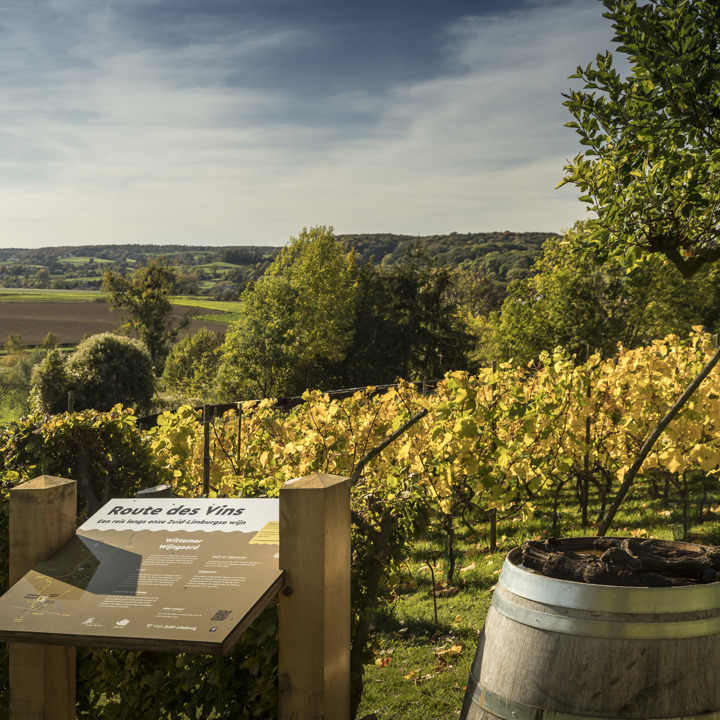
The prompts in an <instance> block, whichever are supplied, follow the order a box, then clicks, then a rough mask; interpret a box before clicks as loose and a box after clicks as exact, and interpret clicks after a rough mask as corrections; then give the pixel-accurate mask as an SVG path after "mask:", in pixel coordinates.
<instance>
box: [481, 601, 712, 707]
mask: <svg viewBox="0 0 720 720" xmlns="http://www.w3.org/2000/svg"><path fill="white" fill-rule="evenodd" d="M492 607H493V608H494V609H495V610H496V611H497V612H499V613H500V614H501V615H504V616H505V617H506V618H509V619H510V620H514V621H515V622H518V623H520V624H521V625H527V626H528V627H532V628H537V629H538V630H549V631H551V632H558V633H564V634H566V635H582V636H585V637H597V638H607V639H610V638H620V639H625V640H635V639H638V640H676V639H679V638H693V637H702V636H705V635H714V634H716V633H720V617H712V618H703V619H695V620H687V621H679V622H678V621H673V622H625V621H613V620H593V619H590V618H575V617H567V616H566V615H558V614H553V613H549V612H544V611H542V610H537V609H534V608H528V607H525V606H523V605H517V604H516V603H514V602H513V601H512V600H510V599H508V598H506V597H504V596H503V595H501V594H500V593H498V592H495V593H494V594H493V599H492ZM719 720H720V717H719Z"/></svg>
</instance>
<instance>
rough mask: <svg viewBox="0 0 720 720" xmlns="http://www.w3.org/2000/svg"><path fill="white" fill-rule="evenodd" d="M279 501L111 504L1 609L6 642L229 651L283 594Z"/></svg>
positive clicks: (1, 602)
mask: <svg viewBox="0 0 720 720" xmlns="http://www.w3.org/2000/svg"><path fill="white" fill-rule="evenodd" d="M279 542H280V541H279V501H278V500H276V499H226V500H210V499H205V498H192V499H185V498H160V499H139V498H134V499H128V500H111V501H110V502H109V503H107V505H105V506H104V507H103V508H102V509H101V510H100V511H99V512H98V513H96V514H95V515H93V516H92V517H91V518H90V519H89V520H88V521H87V522H86V523H84V524H83V525H82V526H81V527H80V528H78V530H77V533H76V535H75V536H74V537H73V538H72V539H71V540H70V541H69V542H68V543H67V544H66V545H65V546H63V547H62V548H61V549H60V550H59V551H58V552H57V553H56V554H55V555H53V557H51V558H50V559H49V560H47V561H45V562H42V563H40V564H38V565H37V566H36V567H35V568H33V570H31V571H30V572H29V573H27V575H25V577H23V578H22V579H21V580H20V581H19V582H17V583H16V584H15V585H14V586H13V587H12V588H10V590H9V591H8V592H7V593H6V594H5V595H3V596H2V598H0V640H4V641H10V642H13V641H15V642H37V643H45V644H61V645H77V646H82V647H108V648H121V649H140V650H144V649H146V650H167V651H171V652H201V653H212V654H219V653H224V652H227V650H229V649H230V647H232V645H233V644H234V643H235V641H236V640H237V638H238V637H239V636H240V634H241V633H242V632H243V631H244V630H245V628H246V627H247V626H248V625H249V624H250V623H251V622H252V621H253V620H254V619H255V617H256V616H257V614H258V613H259V612H260V611H261V610H262V609H263V608H264V607H265V606H266V605H267V603H268V602H269V601H270V600H272V598H273V597H274V596H275V595H276V594H277V592H278V591H279V589H280V587H281V586H282V572H281V571H280V570H279V567H278V555H279Z"/></svg>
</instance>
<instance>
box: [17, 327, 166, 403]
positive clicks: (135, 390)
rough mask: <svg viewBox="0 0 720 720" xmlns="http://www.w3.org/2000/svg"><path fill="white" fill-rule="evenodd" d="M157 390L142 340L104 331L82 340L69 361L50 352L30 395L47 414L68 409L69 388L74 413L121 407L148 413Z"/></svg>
mask: <svg viewBox="0 0 720 720" xmlns="http://www.w3.org/2000/svg"><path fill="white" fill-rule="evenodd" d="M154 388H155V377H154V374H153V366H152V361H151V359H150V354H149V353H148V351H147V348H146V347H145V346H144V345H143V344H142V343H141V342H140V341H139V340H133V339H132V338H127V337H121V336H119V335H113V334H112V333H102V334H100V335H92V336H91V337H89V338H87V339H86V340H83V342H81V343H80V345H78V348H77V350H76V351H75V352H74V353H72V355H70V357H69V358H68V359H67V361H64V360H63V359H62V356H61V355H60V353H59V352H58V351H51V352H50V353H49V354H48V357H47V358H46V360H45V361H43V362H42V363H40V365H39V366H38V368H37V370H36V371H35V372H34V373H33V380H32V386H31V390H30V395H31V402H32V407H33V409H34V410H36V411H39V412H46V413H58V412H62V411H63V410H65V409H67V394H68V391H70V390H72V391H73V392H74V396H75V397H74V409H75V410H88V409H91V408H92V409H93V410H99V411H107V410H110V409H111V408H112V407H114V406H115V405H117V404H118V403H122V404H123V405H127V406H133V407H137V408H138V409H140V410H145V409H146V408H147V407H148V406H149V404H150V400H151V398H152V395H153V392H154Z"/></svg>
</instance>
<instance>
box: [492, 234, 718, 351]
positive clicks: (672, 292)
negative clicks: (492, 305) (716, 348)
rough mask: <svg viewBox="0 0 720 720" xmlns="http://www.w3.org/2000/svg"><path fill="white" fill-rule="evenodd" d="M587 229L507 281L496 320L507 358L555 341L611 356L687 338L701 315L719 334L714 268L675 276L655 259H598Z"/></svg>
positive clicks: (554, 244)
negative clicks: (620, 349)
mask: <svg viewBox="0 0 720 720" xmlns="http://www.w3.org/2000/svg"><path fill="white" fill-rule="evenodd" d="M590 232H591V231H589V230H588V229H587V227H586V224H585V223H577V224H576V226H575V227H574V228H573V229H572V230H570V231H568V232H567V233H566V235H565V236H564V237H562V238H553V239H550V240H548V241H547V242H546V243H545V246H544V252H543V256H542V257H541V258H540V259H539V260H538V261H537V262H536V263H535V266H534V269H535V271H536V274H535V275H533V276H532V277H531V278H528V279H524V280H519V281H515V282H513V283H511V284H510V286H509V288H508V297H507V299H506V300H505V302H504V304H503V306H502V310H501V312H500V314H499V319H498V321H497V332H498V334H499V338H498V342H497V344H498V345H499V346H500V347H501V348H502V349H503V355H502V356H501V357H502V359H504V358H505V357H512V358H513V359H514V360H515V361H517V362H521V363H525V362H527V361H529V360H532V359H534V358H537V357H538V355H540V353H541V352H543V351H547V352H550V353H552V351H553V350H554V348H556V347H558V346H561V347H563V348H564V349H565V350H566V351H567V352H568V353H570V354H573V355H576V356H578V357H579V358H581V359H583V360H584V359H585V357H586V353H587V351H588V350H589V351H590V352H596V351H597V352H599V353H600V354H601V355H602V356H603V357H609V356H611V355H614V354H615V352H616V348H617V345H618V344H619V343H620V344H622V345H623V346H624V347H626V348H632V347H639V346H641V345H646V344H648V343H650V342H651V341H652V340H654V339H656V338H661V337H665V336H666V335H669V334H671V333H674V334H678V335H687V334H688V333H689V332H690V330H691V328H692V327H693V326H694V325H697V324H698V318H699V317H702V318H703V320H704V322H705V323H706V325H707V329H709V330H711V331H714V329H715V324H716V323H717V321H718V319H719V318H718V314H717V303H716V302H715V297H714V296H715V293H714V291H713V287H714V285H715V284H716V283H715V279H716V278H715V276H716V273H714V272H709V271H710V270H711V269H710V268H705V269H704V270H703V271H701V272H700V273H698V274H697V275H696V276H695V277H694V278H691V279H687V280H684V279H680V280H678V277H677V272H676V271H675V270H674V268H673V267H671V266H668V265H666V264H664V263H663V261H662V260H661V258H659V257H657V256H654V257H652V258H650V259H648V260H647V262H645V263H643V264H641V265H639V266H637V267H634V268H632V269H630V270H627V268H626V267H625V266H624V264H623V263H622V262H621V261H620V260H619V259H618V258H617V257H613V256H610V257H608V258H607V259H606V260H605V261H604V262H600V261H599V260H598V258H597V256H596V255H595V254H594V253H592V252H591V251H590V250H589V248H588V241H587V240H588V237H589V235H590ZM501 357H497V358H495V359H501Z"/></svg>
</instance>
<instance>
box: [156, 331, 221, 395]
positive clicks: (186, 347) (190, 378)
mask: <svg viewBox="0 0 720 720" xmlns="http://www.w3.org/2000/svg"><path fill="white" fill-rule="evenodd" d="M222 342H223V338H222V336H221V335H218V334H217V333H214V332H213V331H212V330H208V329H207V328H201V329H200V330H199V331H198V332H196V333H195V334H194V335H187V336H186V337H184V338H182V339H181V340H180V341H179V342H178V343H177V344H175V345H174V346H173V348H172V350H171V351H170V354H169V355H168V357H167V360H166V362H165V370H164V371H163V376H162V382H163V386H164V387H165V389H166V390H169V391H170V392H175V393H180V394H182V395H185V396H187V397H190V398H197V399H200V400H202V401H204V402H207V401H211V400H213V399H214V398H215V394H216V384H217V373H218V368H219V366H220V348H221V347H222Z"/></svg>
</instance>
